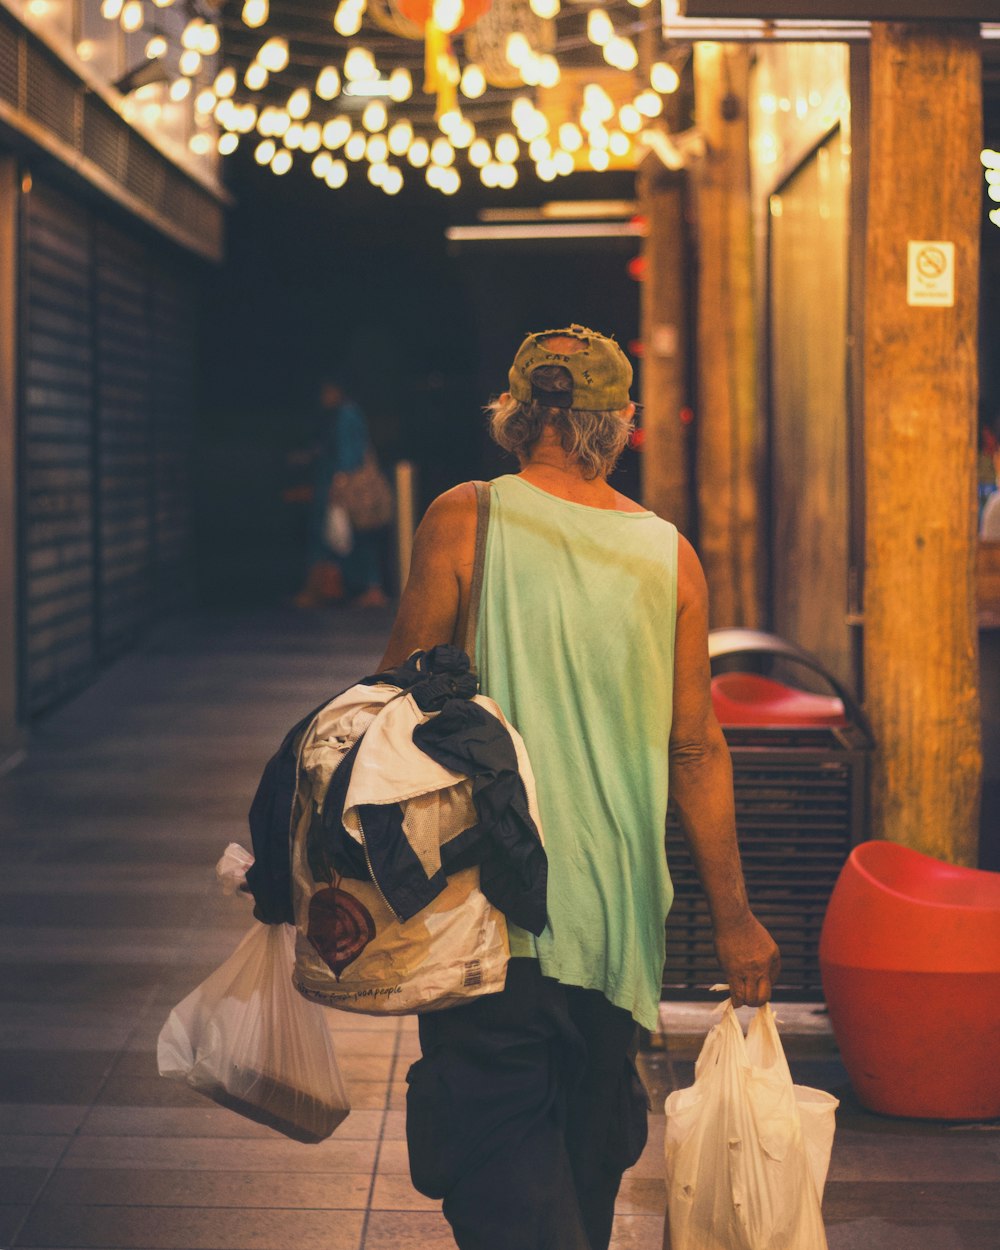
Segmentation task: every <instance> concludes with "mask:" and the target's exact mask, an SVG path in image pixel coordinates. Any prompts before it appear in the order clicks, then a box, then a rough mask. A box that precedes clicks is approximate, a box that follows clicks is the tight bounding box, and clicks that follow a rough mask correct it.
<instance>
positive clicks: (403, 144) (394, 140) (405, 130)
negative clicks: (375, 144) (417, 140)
mask: <svg viewBox="0 0 1000 1250" xmlns="http://www.w3.org/2000/svg"><path fill="white" fill-rule="evenodd" d="M386 139H387V140H388V143H389V151H390V152H391V153H392V154H393V156H405V155H406V153H407V149H408V148H409V146H410V144H411V143H412V142H413V127H412V126H411V125H410V123H409V122H408V121H399V122H395V123H394V124H393V125H392V126H390V128H389V133H388V134H387V135H386Z"/></svg>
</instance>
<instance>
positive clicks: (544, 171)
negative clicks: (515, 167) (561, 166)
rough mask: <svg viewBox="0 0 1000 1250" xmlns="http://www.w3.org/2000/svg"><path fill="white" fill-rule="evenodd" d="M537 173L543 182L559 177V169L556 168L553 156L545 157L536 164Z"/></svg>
mask: <svg viewBox="0 0 1000 1250" xmlns="http://www.w3.org/2000/svg"><path fill="white" fill-rule="evenodd" d="M535 173H536V174H537V175H538V177H539V178H541V180H542V182H552V181H553V180H554V179H555V178H556V177H558V174H559V171H558V170H557V169H556V163H555V161H554V160H552V159H551V157H545V158H543V159H542V160H540V161H539V162H538V164H537V165H536V166H535Z"/></svg>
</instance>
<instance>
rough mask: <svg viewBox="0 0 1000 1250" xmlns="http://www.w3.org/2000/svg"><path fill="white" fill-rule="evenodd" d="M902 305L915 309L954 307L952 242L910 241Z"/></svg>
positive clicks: (953, 249) (953, 256)
mask: <svg viewBox="0 0 1000 1250" xmlns="http://www.w3.org/2000/svg"><path fill="white" fill-rule="evenodd" d="M906 302H907V303H908V304H911V305H913V306H915V307H918V308H953V307H954V305H955V244H954V243H942V242H941V241H940V240H914V239H911V240H910V242H909V244H908V245H907V272H906Z"/></svg>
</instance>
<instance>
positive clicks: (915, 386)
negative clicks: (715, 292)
mask: <svg viewBox="0 0 1000 1250" xmlns="http://www.w3.org/2000/svg"><path fill="white" fill-rule="evenodd" d="M981 75H982V65H981V52H980V41H979V32H978V28H977V27H976V26H974V25H973V24H971V23H965V24H961V23H956V24H952V25H946V24H943V23H938V22H934V23H931V22H927V23H921V24H913V25H896V24H887V23H878V22H877V23H873V26H872V42H871V78H870V86H871V140H870V142H871V148H870V174H869V198H868V236H867V254H866V264H865V271H866V294H865V334H866V342H865V351H864V373H865V378H864V386H865V440H864V443H865V462H866V483H865V514H866V515H865V522H866V539H865V556H866V560H865V587H864V667H865V700H866V704H867V709H868V713H869V715H870V717H871V721H872V726H873V729H874V732H875V737H876V742H877V752H876V756H875V761H874V772H873V777H872V826H871V834H872V836H874V837H882V838H891V839H893V840H894V841H897V842H904V843H906V844H907V845H909V846H912V847H915V848H916V849H917V850H920V851H924V852H926V853H927V854H929V855H934V856H938V857H940V858H942V859H947V860H951V861H954V862H956V863H965V864H974V863H975V861H976V848H977V839H978V806H979V788H980V776H981V771H982V759H981V753H980V742H979V737H980V721H979V697H978V685H977V683H978V673H977V645H976V644H977V635H976V614H975V601H974V587H975V583H974V561H975V502H974V501H975V489H974V474H975V439H976V402H977V343H976V316H977V286H978V272H979V231H980V220H979V217H980V211H981V208H980V186H979V184H980V180H981V175H980V171H979V168H978V160H977V157H978V154H979V150H980V146H981V136H982V99H981ZM912 242H917V243H928V242H929V243H935V244H939V243H942V242H943V243H945V244H952V245H953V246H954V303H953V306H950V307H948V306H926V305H924V306H919V305H917V306H914V304H913V303H912V302H910V301H911V300H912V299H913V298H918V299H924V298H926V297H927V294H928V291H931V292H933V290H934V288H935V285H937V287H939V288H940V287H944V286H946V285H947V283H946V282H942V281H941V280H940V278H939V276H938V271H939V269H940V268H941V266H947V265H948V264H949V257H948V250H949V249H948V248H947V247H945V248H944V249H942V248H939V247H935V248H932V249H915V250H914V249H912V248H911V247H910V246H909V245H910V244H911V243H912ZM911 252H913V253H914V256H913V259H912V260H911V259H910V256H911ZM911 265H912V266H914V267H915V268H916V271H917V272H916V277H915V281H916V282H917V283H918V285H919V284H920V283H923V284H924V285H923V286H922V287H920V290H919V292H914V293H912V294H911V292H910V289H909V288H908V274H909V273H910V266H911ZM939 298H940V297H939ZM943 298H946V296H945V297H943Z"/></svg>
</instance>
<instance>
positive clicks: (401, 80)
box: [389, 66, 413, 104]
mask: <svg viewBox="0 0 1000 1250" xmlns="http://www.w3.org/2000/svg"><path fill="white" fill-rule="evenodd" d="M411 95H413V75H412V74H411V73H410V71H409V70H408V69H406V68H404V67H403V66H399V67H398V68H396V69H394V70H393V71H392V73H391V74H390V75H389V99H390V100H392V101H393V102H394V103H396V104H402V103H403V101H404V100H408V99H409V98H410V96H411Z"/></svg>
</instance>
